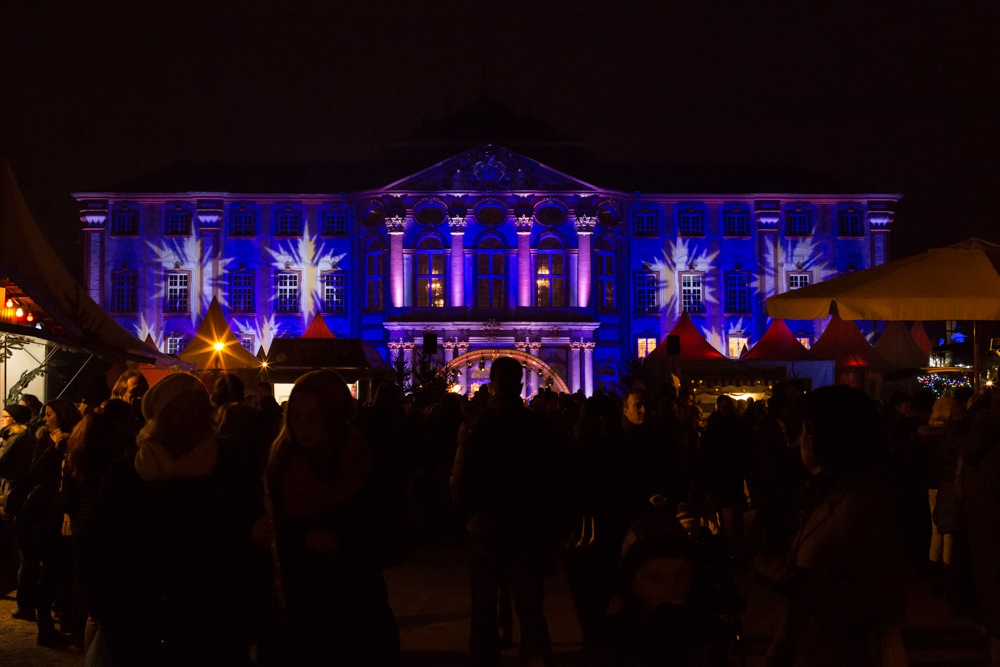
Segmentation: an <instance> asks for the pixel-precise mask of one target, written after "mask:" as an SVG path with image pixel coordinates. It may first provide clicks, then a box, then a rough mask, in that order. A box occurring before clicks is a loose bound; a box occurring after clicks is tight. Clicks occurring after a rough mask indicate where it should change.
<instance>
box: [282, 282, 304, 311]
mask: <svg viewBox="0 0 1000 667" xmlns="http://www.w3.org/2000/svg"><path fill="white" fill-rule="evenodd" d="M278 312H279V313H297V312H299V274H297V273H279V274H278Z"/></svg>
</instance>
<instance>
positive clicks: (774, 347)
mask: <svg viewBox="0 0 1000 667" xmlns="http://www.w3.org/2000/svg"><path fill="white" fill-rule="evenodd" d="M740 359H741V360H743V359H764V360H768V361H816V360H817V358H816V355H814V354H812V353H811V352H810V351H809V350H807V349H806V348H805V346H804V345H802V343H800V342H799V341H798V339H796V338H795V334H793V333H792V330H791V329H789V328H788V325H787V324H785V321H784V320H781V319H775V320H774V321H773V322H771V326H769V327H768V328H767V332H766V333H765V334H764V335H763V336H761V338H760V340H759V341H757V344H756V345H754V346H753V348H752V349H751V350H750V351H749V352H747V353H746V354H744V355H743V356H742V357H740Z"/></svg>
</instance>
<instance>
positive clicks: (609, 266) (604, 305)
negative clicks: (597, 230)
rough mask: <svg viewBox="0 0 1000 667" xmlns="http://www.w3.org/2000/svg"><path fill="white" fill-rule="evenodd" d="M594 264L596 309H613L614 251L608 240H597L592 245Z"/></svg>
mask: <svg viewBox="0 0 1000 667" xmlns="http://www.w3.org/2000/svg"><path fill="white" fill-rule="evenodd" d="M594 263H595V264H596V265H597V271H596V273H597V307H598V309H600V310H614V309H615V250H614V248H613V247H612V246H611V241H609V240H608V239H598V240H597V243H595V244H594Z"/></svg>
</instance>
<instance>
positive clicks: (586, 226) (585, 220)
mask: <svg viewBox="0 0 1000 667" xmlns="http://www.w3.org/2000/svg"><path fill="white" fill-rule="evenodd" d="M595 224H597V218H596V217H594V216H592V215H580V216H577V218H576V233H577V234H592V233H593V232H594V225H595Z"/></svg>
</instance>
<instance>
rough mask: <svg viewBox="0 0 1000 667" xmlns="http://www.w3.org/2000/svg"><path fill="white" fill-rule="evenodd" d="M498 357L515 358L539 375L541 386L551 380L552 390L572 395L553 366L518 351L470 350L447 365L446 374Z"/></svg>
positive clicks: (499, 349) (529, 370) (490, 361)
mask: <svg viewBox="0 0 1000 667" xmlns="http://www.w3.org/2000/svg"><path fill="white" fill-rule="evenodd" d="M497 357H513V358H514V359H517V360H518V361H519V362H521V365H522V366H524V368H525V369H526V371H527V372H528V373H538V375H539V376H540V378H541V380H540V381H539V385H542V384H545V381H546V380H547V379H549V378H551V379H552V388H553V389H554V390H556V391H560V392H563V393H564V394H568V393H570V391H569V387H568V386H567V385H566V381H565V380H563V379H562V377H560V375H559V374H558V373H556V372H555V370H553V368H552V367H551V366H549V365H548V364H547V363H545V362H544V361H542V360H541V359H539V358H538V357H536V356H535V355H533V354H530V353H528V352H523V351H521V350H518V349H510V348H502V347H485V348H480V349H477V350H470V351H468V352H466V353H465V354H460V355H458V356H457V357H455V358H454V359H452V360H451V361H449V362H448V363H447V364H445V365H444V370H445V371H446V372H447V371H453V370H454V371H462V370H463V369H464V368H465V367H466V366H471V365H475V364H478V363H479V361H480V359H483V360H485V361H486V363H487V364H489V363H492V361H493V360H494V359H496V358H497Z"/></svg>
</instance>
